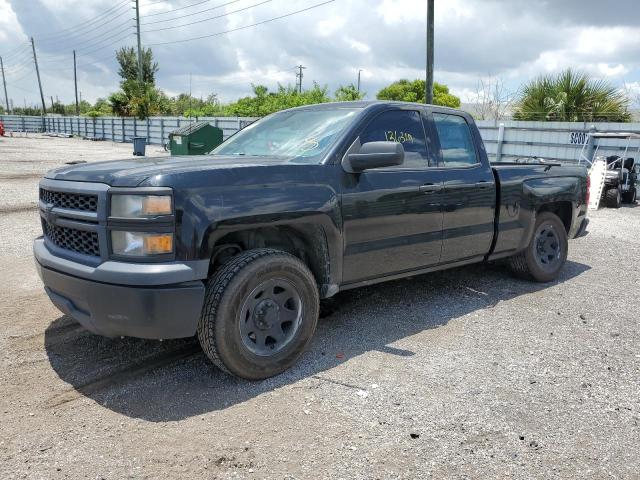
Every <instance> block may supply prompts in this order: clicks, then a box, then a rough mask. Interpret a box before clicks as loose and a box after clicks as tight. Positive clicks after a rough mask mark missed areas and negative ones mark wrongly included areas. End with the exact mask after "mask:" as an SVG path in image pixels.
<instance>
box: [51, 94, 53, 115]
mask: <svg viewBox="0 0 640 480" xmlns="http://www.w3.org/2000/svg"><path fill="white" fill-rule="evenodd" d="M51 111H52V112H53V95H51Z"/></svg>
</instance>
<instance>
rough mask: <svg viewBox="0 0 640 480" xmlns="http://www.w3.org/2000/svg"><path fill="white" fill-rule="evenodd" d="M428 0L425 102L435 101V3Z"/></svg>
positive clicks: (432, 0) (433, 0)
mask: <svg viewBox="0 0 640 480" xmlns="http://www.w3.org/2000/svg"><path fill="white" fill-rule="evenodd" d="M434 2H435V0H427V81H426V83H425V92H424V99H425V103H433V30H434V28H433V4H434Z"/></svg>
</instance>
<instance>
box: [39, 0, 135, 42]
mask: <svg viewBox="0 0 640 480" xmlns="http://www.w3.org/2000/svg"><path fill="white" fill-rule="evenodd" d="M128 3H129V0H122V1H121V2H120V3H118V4H116V5H115V6H113V7H111V8H109V9H107V10H105V11H104V12H102V13H101V14H100V15H97V16H95V17H93V18H90V19H88V20H85V21H84V22H81V23H77V24H75V25H73V26H71V27H67V28H64V29H62V30H57V31H55V32H53V33H50V34H44V35H42V36H39V37H38V38H40V40H50V39H52V38H55V37H60V36H66V35H69V34H68V33H67V32H69V31H70V30H83V29H85V28H87V27H90V26H92V25H93V24H94V23H96V22H98V21H100V20H102V19H103V18H104V17H107V16H109V15H110V14H111V13H112V12H113V11H114V10H119V9H120V8H122V7H123V6H124V5H125V4H128Z"/></svg>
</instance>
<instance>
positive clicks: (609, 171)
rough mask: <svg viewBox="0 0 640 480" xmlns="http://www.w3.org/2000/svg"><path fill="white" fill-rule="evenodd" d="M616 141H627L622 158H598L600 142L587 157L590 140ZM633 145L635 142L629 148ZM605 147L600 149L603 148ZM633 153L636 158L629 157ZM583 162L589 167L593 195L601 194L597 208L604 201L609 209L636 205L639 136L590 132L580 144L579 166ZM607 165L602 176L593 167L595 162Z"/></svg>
mask: <svg viewBox="0 0 640 480" xmlns="http://www.w3.org/2000/svg"><path fill="white" fill-rule="evenodd" d="M590 138H592V139H593V140H594V141H595V140H596V139H603V138H606V139H617V140H626V141H627V142H626V145H625V147H624V153H623V154H622V155H610V156H603V155H598V151H599V150H600V142H596V145H595V150H594V152H593V156H592V157H591V158H588V157H587V153H586V152H587V146H588V145H589V139H590ZM632 143H637V145H636V146H633V147H632ZM604 148H606V147H603V149H604ZM630 152H631V153H633V154H634V155H635V156H634V157H630V156H628V155H629V154H630ZM582 161H585V162H586V163H587V165H589V168H590V171H589V178H590V180H591V188H592V191H593V192H594V193H596V194H597V192H600V195H599V197H598V198H597V200H596V203H595V204H596V207H595V208H597V206H598V205H599V204H600V202H601V201H604V204H605V206H607V207H608V208H620V206H621V205H622V204H623V203H627V204H635V203H636V197H637V182H638V177H639V173H640V133H633V132H590V133H589V135H588V136H587V138H586V139H585V142H584V144H583V145H582V150H581V151H580V157H579V159H578V163H579V164H582ZM602 162H604V164H606V172H605V174H604V175H602V172H601V171H599V169H596V168H592V167H594V166H595V164H596V163H602Z"/></svg>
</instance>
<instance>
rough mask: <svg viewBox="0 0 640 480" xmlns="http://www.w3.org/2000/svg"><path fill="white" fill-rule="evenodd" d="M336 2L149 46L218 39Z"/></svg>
mask: <svg viewBox="0 0 640 480" xmlns="http://www.w3.org/2000/svg"><path fill="white" fill-rule="evenodd" d="M335 1H336V0H327V1H326V2H321V3H316V4H315V5H311V6H309V7H307V8H303V9H301V10H296V11H294V12H289V13H285V14H284V15H280V16H278V17H273V18H269V19H267V20H263V21H261V22H256V23H252V24H251V25H244V26H242V27H237V28H232V29H231V30H225V31H223V32H216V33H212V34H209V35H200V36H199V37H191V38H184V39H182V40H173V41H171V42H158V43H151V44H148V46H150V47H155V46H158V45H171V44H174V43H184V42H191V41H193V40H201V39H203V38H211V37H218V36H220V35H225V34H227V33H232V32H237V31H239V30H246V29H247V28H252V27H257V26H258V25H264V24H265V23H270V22H274V21H276V20H280V19H283V18H287V17H291V16H293V15H297V14H299V13H303V12H308V11H309V10H313V9H314V8H319V7H322V6H324V5H327V4H329V3H333V2H335Z"/></svg>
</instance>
